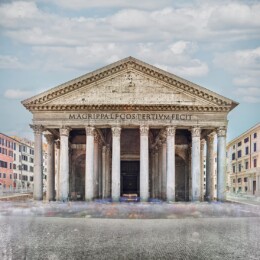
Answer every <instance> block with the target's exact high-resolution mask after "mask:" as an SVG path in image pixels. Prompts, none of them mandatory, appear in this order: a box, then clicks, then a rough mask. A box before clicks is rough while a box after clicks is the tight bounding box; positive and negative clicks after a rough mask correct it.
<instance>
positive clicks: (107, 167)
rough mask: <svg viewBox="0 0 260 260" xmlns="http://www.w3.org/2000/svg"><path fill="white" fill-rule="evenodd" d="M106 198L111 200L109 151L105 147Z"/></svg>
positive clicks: (108, 146)
mask: <svg viewBox="0 0 260 260" xmlns="http://www.w3.org/2000/svg"><path fill="white" fill-rule="evenodd" d="M106 198H111V149H110V145H107V151H106Z"/></svg>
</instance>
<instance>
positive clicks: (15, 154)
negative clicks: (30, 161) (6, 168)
mask: <svg viewBox="0 0 260 260" xmlns="http://www.w3.org/2000/svg"><path fill="white" fill-rule="evenodd" d="M14 160H15V161H16V154H15V153H14Z"/></svg>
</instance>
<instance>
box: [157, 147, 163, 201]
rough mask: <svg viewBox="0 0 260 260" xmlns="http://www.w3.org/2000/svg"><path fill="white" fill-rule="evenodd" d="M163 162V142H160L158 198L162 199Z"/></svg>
mask: <svg viewBox="0 0 260 260" xmlns="http://www.w3.org/2000/svg"><path fill="white" fill-rule="evenodd" d="M162 163H163V153H162V143H161V142H159V149H158V198H159V199H162V176H163V172H162Z"/></svg>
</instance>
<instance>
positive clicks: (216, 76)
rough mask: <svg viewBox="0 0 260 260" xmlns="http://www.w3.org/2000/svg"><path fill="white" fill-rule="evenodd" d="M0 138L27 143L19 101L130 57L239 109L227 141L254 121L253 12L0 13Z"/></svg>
mask: <svg viewBox="0 0 260 260" xmlns="http://www.w3.org/2000/svg"><path fill="white" fill-rule="evenodd" d="M0 17H1V19H0V37H1V39H0V79H1V80H0V90H1V92H0V93H1V94H0V104H1V109H0V116H1V123H0V132H3V133H5V134H9V135H13V134H16V135H20V136H25V137H30V138H32V131H31V129H30V128H29V126H28V125H29V123H30V122H31V119H32V116H31V114H30V113H29V112H28V111H26V110H25V109H24V108H23V106H22V105H21V103H20V102H21V100H23V99H25V98H27V97H30V96H32V95H34V94H37V93H40V92H42V91H44V90H47V89H49V88H51V87H54V86H56V85H58V84H61V83H64V82H66V81H68V80H70V79H72V78H75V77H77V76H80V75H82V74H85V73H87V72H89V71H92V70H95V69H97V68H99V67H102V66H105V65H107V64H109V63H112V62H114V61H117V60H119V59H122V58H125V57H128V56H133V57H136V58H138V59H140V60H143V61H145V62H147V63H150V64H152V65H155V66H158V67H160V68H162V69H165V70H167V71H169V72H171V73H174V74H176V75H178V76H181V77H183V78H185V79H188V80H190V81H192V82H194V83H197V84H199V85H202V86H204V87H206V88H208V89H210V90H212V91H215V92H217V93H219V94H222V95H224V96H226V97H228V98H231V99H233V100H235V101H237V102H239V103H240V105H239V106H238V107H237V108H235V109H234V110H233V111H232V112H231V113H230V114H229V129H228V140H230V139H232V138H234V137H236V136H238V135H239V134H241V133H242V132H244V131H245V130H247V129H248V128H250V127H251V126H253V125H254V124H256V123H258V122H259V121H260V2H259V1H238V0H237V1H224V0H219V1H172V0H160V1H158V0H143V1H140V0H131V1H128V0H109V1H107V0H88V1H86V0H73V1H71V0H56V1H53V0H35V1H30V0H27V1H11V0H9V1H7V0H6V1H4V0H2V1H1V3H0Z"/></svg>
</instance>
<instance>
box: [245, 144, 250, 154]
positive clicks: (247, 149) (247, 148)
mask: <svg viewBox="0 0 260 260" xmlns="http://www.w3.org/2000/svg"><path fill="white" fill-rule="evenodd" d="M248 152H249V147H248V146H247V147H246V149H245V155H248Z"/></svg>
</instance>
